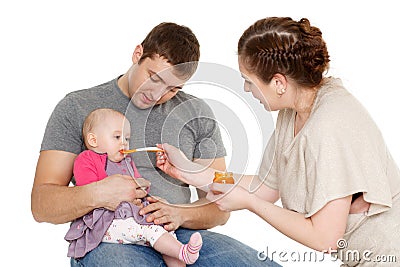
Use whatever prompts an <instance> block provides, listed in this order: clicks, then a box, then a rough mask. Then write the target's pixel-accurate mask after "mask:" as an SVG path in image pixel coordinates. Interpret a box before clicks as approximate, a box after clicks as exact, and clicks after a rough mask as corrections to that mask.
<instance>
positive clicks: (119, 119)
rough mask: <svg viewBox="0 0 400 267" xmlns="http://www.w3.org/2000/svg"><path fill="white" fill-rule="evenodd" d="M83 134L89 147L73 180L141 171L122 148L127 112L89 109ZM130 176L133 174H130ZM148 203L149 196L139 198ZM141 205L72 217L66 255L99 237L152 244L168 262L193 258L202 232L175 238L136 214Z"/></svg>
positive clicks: (125, 142)
mask: <svg viewBox="0 0 400 267" xmlns="http://www.w3.org/2000/svg"><path fill="white" fill-rule="evenodd" d="M82 134H83V139H84V142H85V145H86V147H87V148H88V150H85V151H83V152H82V153H80V154H79V155H78V157H77V158H76V160H75V162H74V177H75V181H76V185H77V186H82V185H86V184H89V183H92V182H97V181H100V180H102V179H104V178H106V177H108V176H111V175H113V174H123V175H130V176H132V177H135V178H138V177H140V174H139V172H138V170H137V168H136V166H135V164H134V162H133V160H132V158H131V157H130V156H124V155H123V154H122V153H121V150H126V149H128V146H129V138H130V135H131V133H130V123H129V121H128V120H127V119H126V117H125V116H124V115H123V114H122V113H120V112H118V111H115V110H112V109H96V110H94V111H92V112H91V113H90V114H89V115H88V116H87V118H86V119H85V121H84V124H83V131H82ZM133 179H134V178H133ZM143 204H144V205H147V204H148V202H147V201H143ZM139 210H140V207H138V206H135V205H133V204H132V203H128V202H121V203H120V205H119V206H118V207H117V209H116V210H115V211H110V210H107V209H104V208H98V209H95V210H93V211H92V212H90V213H88V214H86V215H85V216H83V217H81V218H78V219H76V220H75V221H73V222H72V224H71V227H70V229H69V231H68V232H67V234H66V236H65V239H66V240H67V241H69V242H70V246H69V250H68V256H69V257H74V258H80V257H83V256H84V255H85V254H86V253H88V252H89V251H91V250H93V249H94V248H96V247H97V246H98V245H99V244H100V242H108V243H120V244H141V245H148V244H150V245H151V246H152V247H153V248H154V249H155V250H157V251H158V252H160V253H161V254H162V255H163V259H164V261H165V263H166V264H167V266H185V265H186V264H193V263H194V262H196V260H197V258H198V257H199V251H200V249H201V246H202V238H201V235H200V233H198V232H196V233H194V234H193V235H192V236H191V237H190V240H189V243H188V244H185V245H183V244H182V243H181V242H179V241H178V240H177V239H176V237H175V235H174V234H173V233H172V232H168V231H166V230H165V229H164V227H163V226H161V225H155V224H154V223H148V222H147V221H146V218H145V216H142V215H139Z"/></svg>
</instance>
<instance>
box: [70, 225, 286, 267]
mask: <svg viewBox="0 0 400 267" xmlns="http://www.w3.org/2000/svg"><path fill="white" fill-rule="evenodd" d="M196 231H198V232H200V233H201V236H202V238H203V247H202V248H201V250H200V257H199V259H198V260H197V261H196V263H195V264H193V265H191V266H202V267H203V266H212V267H218V266H232V267H233V266H238V267H239V266H240V267H243V266H264V267H265V266H272V267H275V266H280V265H279V264H277V263H275V262H272V261H270V260H269V259H267V260H265V261H261V260H259V259H258V258H257V251H256V250H254V249H252V248H250V247H249V246H247V245H245V244H243V243H240V242H239V241H237V240H235V239H233V238H230V237H228V236H225V235H221V234H218V233H214V232H211V231H207V230H196ZM194 232H195V230H189V229H185V228H179V229H178V230H176V231H175V233H176V236H177V237H178V240H179V241H181V242H182V243H187V242H188V241H189V238H190V236H191V235H192V234H193V233H194ZM71 266H72V267H82V266H85V267H103V266H104V267H111V266H113V267H114V266H129V267H135V266H138V267H143V266H146V267H147V266H149V267H153V266H154V267H156V266H163V267H164V266H166V265H165V263H164V261H163V259H162V256H161V254H160V253H158V252H157V251H156V250H154V249H153V248H152V247H146V246H140V245H120V244H111V243H100V245H99V246H98V247H97V248H95V249H94V250H92V251H91V252H89V253H88V254H86V255H85V257H83V258H80V259H77V260H75V259H72V258H71Z"/></svg>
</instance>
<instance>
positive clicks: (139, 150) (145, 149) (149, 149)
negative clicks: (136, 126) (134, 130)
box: [119, 146, 164, 154]
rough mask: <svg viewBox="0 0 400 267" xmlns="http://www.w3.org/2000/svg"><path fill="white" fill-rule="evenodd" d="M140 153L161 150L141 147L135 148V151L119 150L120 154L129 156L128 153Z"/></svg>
mask: <svg viewBox="0 0 400 267" xmlns="http://www.w3.org/2000/svg"><path fill="white" fill-rule="evenodd" d="M141 151H147V152H163V151H164V150H162V149H161V148H158V147H156V146H150V147H142V148H136V149H129V150H123V149H121V150H120V151H119V152H120V153H121V154H130V153H135V152H141Z"/></svg>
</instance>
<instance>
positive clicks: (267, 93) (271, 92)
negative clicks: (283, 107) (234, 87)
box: [239, 58, 280, 111]
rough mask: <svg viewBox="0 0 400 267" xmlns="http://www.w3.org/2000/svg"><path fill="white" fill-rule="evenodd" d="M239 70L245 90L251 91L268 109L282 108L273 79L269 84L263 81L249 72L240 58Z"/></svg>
mask: <svg viewBox="0 0 400 267" xmlns="http://www.w3.org/2000/svg"><path fill="white" fill-rule="evenodd" d="M239 70H240V72H241V73H242V77H243V79H244V90H245V91H246V92H251V93H252V94H253V97H254V98H256V99H258V100H259V101H260V103H261V104H263V105H264V108H265V109H266V110H268V111H274V110H278V109H280V107H279V101H278V100H279V98H278V95H277V94H276V90H275V87H274V86H272V81H271V82H270V83H268V84H266V83H265V82H263V81H262V80H261V79H259V78H258V77H257V75H255V74H254V73H251V72H249V71H248V70H247V69H246V67H245V66H244V64H243V62H241V60H240V58H239Z"/></svg>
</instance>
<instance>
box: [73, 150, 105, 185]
mask: <svg viewBox="0 0 400 267" xmlns="http://www.w3.org/2000/svg"><path fill="white" fill-rule="evenodd" d="M99 166H105V162H103V163H102V162H101V158H100V157H99V156H96V155H95V153H93V152H91V151H89V150H85V151H83V152H82V153H80V154H79V155H78V156H77V157H76V159H75V161H74V170H73V172H74V177H75V182H76V185H78V186H80V185H86V184H90V183H93V182H97V181H100V180H102V179H104V178H105V177H106V176H107V175H106V172H105V170H104V171H99V170H101V169H104V167H103V168H101V167H99Z"/></svg>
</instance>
